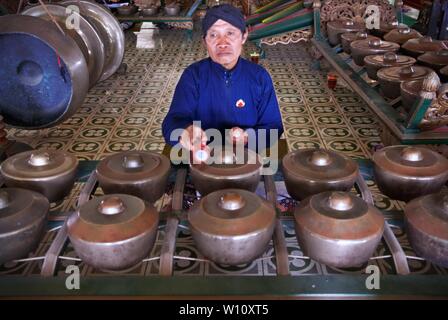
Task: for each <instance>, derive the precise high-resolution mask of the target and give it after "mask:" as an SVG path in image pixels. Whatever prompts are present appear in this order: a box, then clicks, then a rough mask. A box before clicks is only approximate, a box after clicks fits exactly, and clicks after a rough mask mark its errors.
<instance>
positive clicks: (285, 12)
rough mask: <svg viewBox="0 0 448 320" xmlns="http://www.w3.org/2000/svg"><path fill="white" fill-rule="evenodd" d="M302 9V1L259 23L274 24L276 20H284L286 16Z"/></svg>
mask: <svg viewBox="0 0 448 320" xmlns="http://www.w3.org/2000/svg"><path fill="white" fill-rule="evenodd" d="M301 9H303V1H300V2H298V3H294V4H292V5H290V6H288V7H287V8H285V9H283V10H281V11H280V12H277V13H275V14H273V15H271V16H269V17H268V18H266V19H263V20H262V21H261V22H262V23H271V22H275V21H277V20H280V19H282V18H285V17H287V16H289V15H290V14H292V13H294V12H297V11H299V10H301Z"/></svg>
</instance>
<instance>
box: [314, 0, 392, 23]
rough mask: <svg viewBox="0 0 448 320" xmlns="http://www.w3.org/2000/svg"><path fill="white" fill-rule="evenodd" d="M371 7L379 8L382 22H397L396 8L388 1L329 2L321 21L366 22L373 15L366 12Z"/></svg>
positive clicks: (326, 2)
mask: <svg viewBox="0 0 448 320" xmlns="http://www.w3.org/2000/svg"><path fill="white" fill-rule="evenodd" d="M369 5H376V6H378V8H379V10H380V20H381V21H382V22H392V21H394V20H396V16H395V8H394V7H393V6H392V5H390V4H389V2H388V1H387V0H329V1H325V2H324V4H323V5H322V8H321V21H322V22H323V23H326V22H328V21H333V20H340V19H350V20H354V21H364V19H366V18H367V17H368V16H369V15H370V14H371V13H370V12H366V8H367V6H369Z"/></svg>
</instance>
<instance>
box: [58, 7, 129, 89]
mask: <svg viewBox="0 0 448 320" xmlns="http://www.w3.org/2000/svg"><path fill="white" fill-rule="evenodd" d="M59 4H60V5H63V6H71V5H74V6H77V7H79V11H80V13H81V15H82V16H83V17H85V18H86V19H87V21H89V23H90V24H92V25H93V27H94V28H95V29H96V31H97V32H98V34H99V35H100V37H101V40H102V41H103V44H104V48H105V54H106V57H105V61H104V68H103V73H102V75H101V78H100V79H99V80H98V81H103V80H106V79H107V78H109V77H110V76H111V75H113V74H114V73H115V72H116V71H117V69H118V68H119V67H120V65H121V62H122V61H123V57H124V47H125V41H124V33H123V30H122V29H121V26H120V23H119V22H118V20H117V19H116V18H115V16H114V15H113V14H112V13H110V12H109V11H107V10H106V9H105V8H104V7H103V6H101V5H99V4H97V3H95V2H90V1H86V0H65V1H61V2H60V3H59Z"/></svg>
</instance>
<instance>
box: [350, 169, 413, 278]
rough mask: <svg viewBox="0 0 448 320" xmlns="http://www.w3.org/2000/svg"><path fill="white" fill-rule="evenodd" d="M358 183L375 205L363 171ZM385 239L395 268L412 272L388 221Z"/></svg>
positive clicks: (367, 200) (400, 271)
mask: <svg viewBox="0 0 448 320" xmlns="http://www.w3.org/2000/svg"><path fill="white" fill-rule="evenodd" d="M356 185H357V186H358V188H359V191H360V193H361V196H362V198H363V199H364V201H366V202H367V203H369V204H371V205H374V201H373V197H372V194H371V193H370V190H369V188H368V187H367V184H366V182H365V180H364V178H363V177H362V175H361V173H359V174H358V177H357V179H356ZM383 237H384V240H385V241H386V244H387V246H388V247H389V250H390V251H391V253H392V258H393V260H394V264H395V268H396V269H397V273H398V274H400V275H407V274H409V273H410V271H409V265H408V261H407V259H406V254H405V253H404V251H403V248H402V247H401V246H400V243H399V242H398V240H397V238H396V237H395V235H394V232H393V231H392V229H391V228H390V226H389V224H388V223H387V221H385V222H384V233H383Z"/></svg>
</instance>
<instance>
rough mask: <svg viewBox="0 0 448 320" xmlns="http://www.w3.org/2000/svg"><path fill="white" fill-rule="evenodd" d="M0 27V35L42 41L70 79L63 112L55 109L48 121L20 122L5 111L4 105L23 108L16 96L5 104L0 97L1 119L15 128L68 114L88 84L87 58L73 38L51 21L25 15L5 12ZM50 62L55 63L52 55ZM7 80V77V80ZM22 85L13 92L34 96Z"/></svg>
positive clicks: (40, 124) (42, 125)
mask: <svg viewBox="0 0 448 320" xmlns="http://www.w3.org/2000/svg"><path fill="white" fill-rule="evenodd" d="M0 30H1V32H0V37H1V36H11V35H22V36H23V35H25V36H29V37H30V38H36V39H38V40H39V41H40V43H42V45H45V46H47V47H48V48H49V49H51V51H52V53H54V55H55V56H58V57H59V58H60V60H61V64H62V65H63V67H64V70H65V69H66V71H67V72H68V75H69V76H70V81H71V87H70V92H69V97H68V98H67V100H68V101H67V104H66V105H65V108H64V110H63V112H61V113H60V114H59V113H58V115H57V117H53V118H52V119H51V120H50V121H36V122H33V121H29V122H24V121H23V119H22V118H21V117H20V115H19V116H15V117H14V116H12V114H11V115H8V114H7V111H8V108H9V109H10V110H26V108H24V106H23V105H21V101H20V100H18V99H16V100H12V102H8V105H7V107H5V105H2V101H3V100H2V101H0V111H1V113H2V115H3V116H4V119H5V122H6V123H8V124H10V125H13V126H15V127H18V128H28V129H40V128H47V127H51V126H54V125H55V124H57V123H60V122H63V121H64V120H65V119H67V118H69V117H71V116H72V115H73V114H74V113H75V112H76V110H77V108H78V107H79V106H81V105H82V103H83V101H84V98H85V96H86V94H87V91H88V84H89V78H88V75H89V74H88V69H87V62H86V60H85V58H84V55H83V54H82V52H81V50H80V49H79V47H78V45H77V44H76V42H75V41H74V40H73V39H72V38H70V37H66V36H65V35H63V34H62V33H61V32H60V31H59V30H58V29H57V28H56V27H55V26H54V24H53V23H51V22H48V21H45V20H44V19H40V18H36V17H32V16H26V15H7V16H2V17H0ZM54 64H56V59H55V62H54ZM0 80H1V79H0ZM10 80H11V79H10V78H8V81H10ZM25 89H27V88H25V86H23V87H19V90H18V91H17V90H16V91H15V96H26V97H29V98H30V99H32V98H34V97H32V96H30V95H29V93H28V92H27V91H26V90H25ZM5 90H7V88H5ZM14 112H16V111H14ZM24 112H25V111H23V112H22V114H23V113H24ZM26 112H27V113H29V112H30V111H29V110H28V111H26ZM35 114H36V115H39V112H35ZM24 116H25V115H24Z"/></svg>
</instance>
